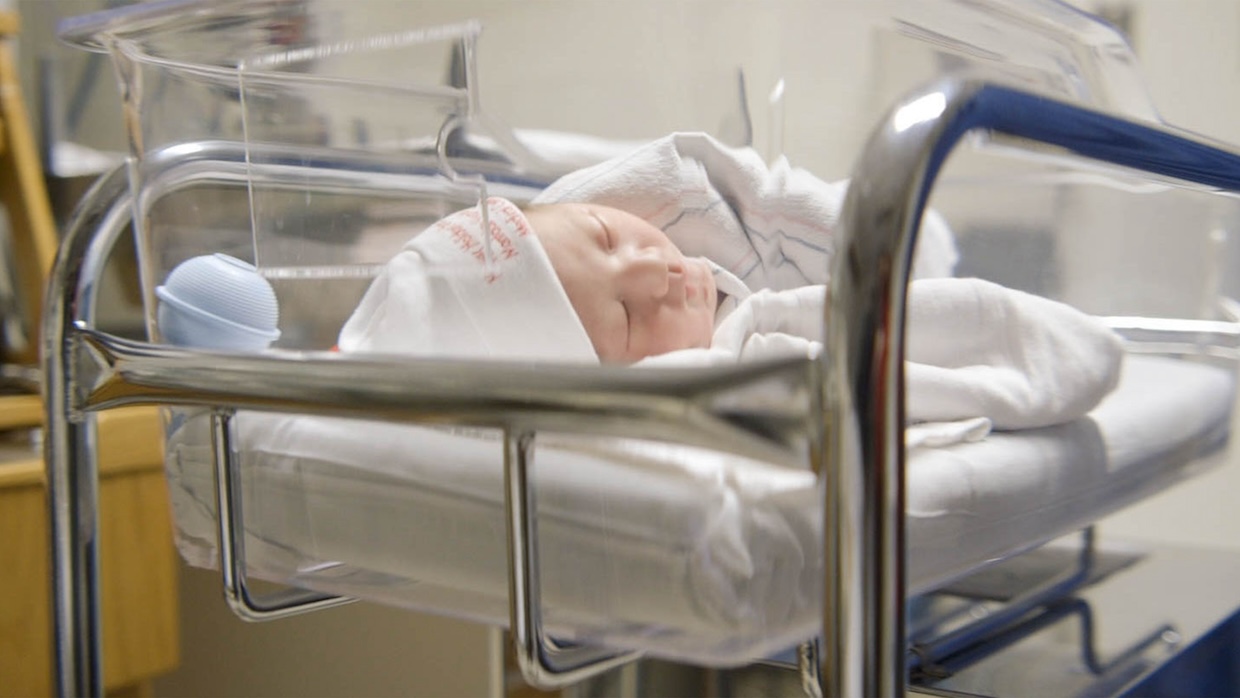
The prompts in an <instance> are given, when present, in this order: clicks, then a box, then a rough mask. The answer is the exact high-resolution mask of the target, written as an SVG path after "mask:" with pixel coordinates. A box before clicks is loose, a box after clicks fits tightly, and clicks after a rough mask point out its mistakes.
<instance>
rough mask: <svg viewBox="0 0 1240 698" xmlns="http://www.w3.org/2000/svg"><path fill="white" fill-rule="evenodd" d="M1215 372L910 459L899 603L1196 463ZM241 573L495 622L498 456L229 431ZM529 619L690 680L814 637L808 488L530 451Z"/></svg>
mask: <svg viewBox="0 0 1240 698" xmlns="http://www.w3.org/2000/svg"><path fill="white" fill-rule="evenodd" d="M1232 393H1233V385H1232V379H1231V374H1230V372H1227V371H1224V370H1221V369H1218V368H1214V367H1210V366H1206V365H1203V364H1198V363H1190V362H1187V361H1180V360H1174V359H1163V358H1149V357H1129V359H1128V360H1127V363H1126V365H1125V369H1124V378H1123V380H1122V382H1121V385H1120V387H1119V388H1118V389H1117V390H1116V391H1115V392H1114V393H1113V394H1112V395H1111V396H1109V397H1108V398H1107V400H1106V401H1105V402H1104V403H1103V404H1102V405H1100V406H1099V407H1098V408H1097V409H1096V410H1094V412H1092V413H1091V415H1090V417H1089V418H1087V419H1082V420H1078V421H1076V422H1073V423H1071V424H1066V425H1062V426H1058V427H1050V428H1046V429H1037V430H1031V431H1026V432H1011V433H995V434H991V435H990V436H988V437H987V438H986V439H985V440H984V441H981V442H977V443H968V444H959V445H955V446H951V447H947V448H937V449H918V450H916V451H913V452H912V453H910V457H909V465H908V507H907V511H908V517H909V518H908V522H909V528H908V540H909V548H910V551H909V560H908V570H909V587H910V591H911V592H914V593H916V592H921V591H926V590H929V589H931V588H933V587H934V586H935V585H938V584H941V583H944V582H946V581H948V580H950V579H952V578H955V577H957V576H959V575H961V574H963V573H965V572H968V571H970V570H973V569H976V568H977V567H979V566H981V565H983V564H985V563H986V562H988V561H990V560H993V559H996V558H999V557H1002V556H1005V555H1008V554H1011V553H1012V552H1014V551H1018V550H1022V549H1025V548H1028V547H1031V546H1033V545H1036V544H1039V543H1041V542H1043V541H1045V540H1048V539H1050V538H1054V537H1056V536H1059V535H1062V534H1063V533H1066V532H1069V531H1071V530H1073V529H1074V528H1077V527H1080V526H1082V525H1084V524H1087V523H1089V522H1092V521H1094V520H1096V519H1097V518H1099V517H1100V516H1102V515H1105V514H1106V513H1109V512H1110V511H1113V510H1115V509H1117V508H1119V507H1121V506H1123V505H1125V504H1127V503H1130V502H1132V501H1135V500H1137V499H1140V498H1142V497H1144V496H1146V495H1148V494H1149V493H1151V492H1153V491H1157V490H1159V489H1161V488H1163V487H1165V486H1166V485H1167V484H1168V483H1169V482H1171V481H1173V480H1174V479H1176V478H1179V477H1182V476H1184V475H1185V474H1186V473H1188V472H1191V470H1192V469H1191V468H1188V467H1186V466H1188V464H1189V463H1192V462H1199V460H1198V459H1197V457H1198V456H1201V455H1204V454H1206V453H1208V452H1209V451H1211V450H1215V449H1217V447H1218V445H1219V444H1220V443H1221V442H1222V440H1223V438H1224V437H1225V435H1226V433H1227V427H1228V422H1229V417H1230V410H1231V405H1232V400H1233V395H1232ZM173 425H174V426H173V429H172V433H171V437H170V439H169V444H168V446H169V448H168V459H167V464H168V474H169V480H170V486H171V492H172V502H173V507H174V512H175V519H176V523H177V528H178V545H179V547H180V549H181V552H182V554H183V555H184V556H185V558H186V559H187V560H188V561H189V562H190V563H191V564H195V565H198V566H205V567H210V566H215V565H216V564H217V561H216V544H215V523H214V513H213V511H214V490H213V484H212V482H213V481H212V465H211V459H210V451H209V440H208V438H207V430H206V427H207V420H206V419H204V418H203V417H202V415H198V416H194V415H192V414H190V415H188V419H186V418H184V417H178V418H176V419H174V421H173ZM238 441H239V444H240V448H241V452H242V464H243V466H242V467H243V475H242V478H243V483H244V488H245V490H244V491H245V504H244V514H245V517H246V529H247V534H248V535H247V539H246V546H247V549H246V553H247V557H248V561H249V564H250V573H251V574H254V575H257V576H261V577H266V578H269V579H273V580H277V581H284V582H289V583H295V584H298V585H300V586H305V587H309V588H317V589H320V590H323V591H329V592H336V593H345V594H349V595H353V596H358V597H361V598H365V599H369V600H373V601H377V602H383V603H392V604H397V605H402V606H407V607H412V608H418V609H423V610H430V611H435V612H440V613H447V614H451V615H456V616H461V617H466V618H471V619H476V620H481V621H484V622H488V623H494V624H506V622H507V578H506V556H505V532H504V531H505V529H504V518H503V494H502V492H503V490H502V482H503V473H502V463H501V459H500V453H501V450H500V442H499V440H498V438H497V437H496V436H495V435H493V434H489V433H482V432H456V433H450V432H447V431H442V430H436V429H430V428H423V427H416V426H409V425H400V424H390V423H383V422H365V421H357V420H345V419H336V418H325V417H311V416H289V415H279V414H258V413H245V414H242V415H240V416H239V439H238ZM539 444H540V448H539V450H538V452H537V454H536V461H535V474H534V479H535V482H536V485H537V493H538V510H539V536H540V543H541V545H540V551H541V560H540V564H541V569H542V586H543V599H544V610H545V613H546V620H547V623H548V625H549V627H550V628H551V629H552V630H553V631H555V633H556V634H557V635H558V636H560V637H563V638H566V639H576V640H580V641H593V642H604V643H607V644H611V645H615V646H620V647H637V648H641V649H645V650H647V651H649V652H651V653H653V654H656V655H660V656H665V657H669V658H673V659H681V660H687V661H693V662H700V663H705V664H712V665H719V666H724V665H732V664H738V663H743V662H747V661H751V660H753V659H755V658H759V657H762V656H766V655H769V654H771V653H773V652H776V651H778V650H781V649H783V648H785V647H787V646H789V645H791V644H793V643H795V642H797V641H799V640H800V639H803V638H805V637H808V636H810V635H811V634H813V632H814V631H815V629H816V627H817V625H818V623H819V622H820V617H821V616H820V613H819V603H820V592H819V588H820V587H819V579H820V575H821V569H822V567H821V565H822V561H821V549H822V544H821V530H820V529H821V523H820V518H821V517H820V514H819V511H820V505H819V502H820V496H819V495H818V494H817V487H816V486H815V482H814V479H813V477H812V476H811V475H810V474H809V473H808V472H804V471H797V470H789V469H787V468H781V467H776V466H771V465H768V464H763V463H757V462H753V461H749V460H746V459H742V458H737V457H734V456H726V455H722V454H718V453H713V452H709V451H704V450H700V449H694V448H686V447H679V446H673V445H668V444H662V443H649V442H635V441H618V440H598V439H585V438H578V437H563V436H553V437H547V438H542V437H540V441H539Z"/></svg>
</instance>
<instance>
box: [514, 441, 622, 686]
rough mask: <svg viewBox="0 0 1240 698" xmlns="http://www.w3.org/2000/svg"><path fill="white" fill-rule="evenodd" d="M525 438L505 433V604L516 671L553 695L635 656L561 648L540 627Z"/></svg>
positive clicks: (534, 526) (535, 533)
mask: <svg viewBox="0 0 1240 698" xmlns="http://www.w3.org/2000/svg"><path fill="white" fill-rule="evenodd" d="M533 445H534V435H533V434H532V433H530V432H522V433H518V434H514V433H512V432H505V433H504V484H505V491H504V495H505V496H504V504H505V510H506V513H507V520H508V604H509V613H510V622H511V624H512V637H513V643H514V645H515V647H514V649H515V650H516V658H517V666H518V667H519V668H520V669H521V675H522V677H523V678H524V679H525V681H526V683H528V684H530V685H531V686H534V687H535V688H540V689H543V690H555V689H558V688H562V687H564V686H567V685H569V684H573V683H577V682H578V681H582V680H584V679H587V678H589V677H591V676H595V675H598V674H601V673H602V672H604V671H608V670H611V669H614V668H616V667H619V666H621V665H623V664H627V663H629V662H631V661H633V660H635V659H637V658H638V657H640V656H641V654H640V653H639V652H621V653H617V652H614V651H610V650H605V649H600V648H597V647H585V646H582V647H571V648H568V647H563V646H560V645H558V644H556V643H555V641H554V640H552V639H551V638H549V637H547V635H546V633H545V632H544V631H543V627H542V594H541V592H540V590H539V576H538V529H537V521H536V508H535V504H534V488H533V487H531V483H530V471H529V467H530V452H531V450H532V448H533Z"/></svg>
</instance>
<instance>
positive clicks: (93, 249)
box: [42, 167, 131, 696]
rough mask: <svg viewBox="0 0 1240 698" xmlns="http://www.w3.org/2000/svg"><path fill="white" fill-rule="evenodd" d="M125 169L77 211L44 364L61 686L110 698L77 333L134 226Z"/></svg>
mask: <svg viewBox="0 0 1240 698" xmlns="http://www.w3.org/2000/svg"><path fill="white" fill-rule="evenodd" d="M130 215H131V214H130V199H129V182H128V179H127V177H126V175H125V170H124V168H123V167H121V168H117V169H115V170H113V171H112V172H110V173H108V174H106V175H104V176H103V177H101V178H100V179H99V181H98V182H96V183H95V186H94V187H92V188H91V190H90V191H89V192H88V193H87V195H86V197H85V198H84V199H83V201H82V204H80V205H79V208H78V210H77V211H76V212H75V214H74V217H73V220H72V222H71V223H70V225H69V230H68V233H67V236H66V238H65V240H64V242H63V243H62V245H61V248H60V253H59V255H58V256H57V259H56V264H55V266H54V268H53V270H52V275H51V280H50V283H49V284H48V290H47V295H46V298H47V300H46V307H45V311H44V318H43V351H42V363H43V373H44V376H45V383H44V396H43V398H44V405H45V409H46V411H47V434H46V437H45V439H44V456H45V458H46V462H47V484H48V503H49V509H50V511H51V522H50V523H51V525H50V530H51V538H52V541H51V543H52V551H53V552H52V605H53V616H54V628H53V629H54V638H55V640H54V642H55V646H54V654H55V660H56V672H55V674H56V690H57V692H58V693H59V694H60V695H62V696H88V695H89V696H99V695H103V660H102V647H101V645H102V642H101V639H100V638H101V635H100V628H99V549H98V531H99V492H98V489H99V470H98V464H97V463H96V462H95V453H96V450H95V420H94V417H93V415H90V414H86V413H84V412H82V411H81V410H80V409H79V408H78V405H77V404H75V399H74V398H75V393H74V391H75V385H74V383H73V371H74V363H75V358H76V356H75V354H74V352H73V351H72V349H71V342H70V341H69V338H70V336H71V335H72V333H73V332H74V330H75V329H76V328H77V327H78V326H79V325H80V324H81V325H87V326H89V325H91V324H93V322H94V311H95V308H94V282H95V280H96V279H98V278H100V277H101V276H102V273H103V266H104V263H105V262H106V261H107V257H108V253H109V252H111V250H112V247H113V245H114V244H115V242H116V240H117V239H119V237H120V235H121V234H122V233H125V232H127V231H128V230H129V220H130Z"/></svg>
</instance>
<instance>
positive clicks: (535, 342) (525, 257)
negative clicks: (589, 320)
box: [339, 197, 598, 363]
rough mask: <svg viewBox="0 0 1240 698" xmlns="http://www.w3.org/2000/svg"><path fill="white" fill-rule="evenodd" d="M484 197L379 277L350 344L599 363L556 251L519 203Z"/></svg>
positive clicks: (353, 347)
mask: <svg viewBox="0 0 1240 698" xmlns="http://www.w3.org/2000/svg"><path fill="white" fill-rule="evenodd" d="M487 217H488V218H489V223H490V228H491V241H492V245H491V253H492V260H491V264H490V265H488V264H487V260H486V253H485V251H484V250H483V247H482V245H483V237H482V234H481V232H482V215H481V210H480V207H477V206H475V207H473V208H468V209H465V210H463V211H458V212H457V213H454V214H452V215H450V216H448V217H446V218H444V219H442V220H439V221H437V222H436V223H435V224H434V225H432V226H430V227H429V228H427V229H426V230H425V231H423V232H422V233H420V234H418V235H415V236H414V237H413V238H412V239H411V240H409V242H407V243H406V244H405V246H404V247H403V248H402V249H401V251H400V253H398V254H397V255H396V256H395V257H393V258H392V260H391V261H389V262H388V263H387V265H386V266H385V267H384V269H383V271H382V272H381V273H380V274H379V277H378V278H376V279H375V281H374V283H372V284H371V286H370V288H369V289H368V290H367V291H366V295H365V296H364V297H363V298H362V302H361V303H360V304H359V305H358V307H357V309H356V310H354V311H353V315H351V316H350V317H349V319H348V321H347V322H346V323H345V325H344V328H343V329H342V330H341V332H340V339H339V347H340V349H341V350H342V351H349V352H376V353H385V354H412V355H418V356H440V357H445V358H472V359H483V358H492V359H514V360H537V361H568V362H591V363H597V362H598V356H597V354H595V352H594V348H593V345H592V344H591V343H590V338H589V335H587V334H586V331H585V328H584V327H583V326H582V324H581V320H580V319H579V318H578V317H577V313H576V312H575V311H574V310H573V306H572V304H571V303H570V302H569V300H568V296H567V295H566V294H565V292H564V288H563V286H561V285H560V282H559V279H558V278H557V276H556V274H555V270H554V269H553V268H552V266H551V261H550V260H549V259H548V258H547V253H546V252H545V251H544V250H543V248H542V245H541V244H539V242H538V238H537V237H536V236H535V234H534V231H533V230H532V229H531V227H530V224H529V221H528V220H526V218H525V215H524V214H522V212H521V210H520V209H519V208H517V206H516V205H515V204H513V203H512V202H511V201H508V200H506V199H501V198H497V197H492V198H490V199H488V200H487Z"/></svg>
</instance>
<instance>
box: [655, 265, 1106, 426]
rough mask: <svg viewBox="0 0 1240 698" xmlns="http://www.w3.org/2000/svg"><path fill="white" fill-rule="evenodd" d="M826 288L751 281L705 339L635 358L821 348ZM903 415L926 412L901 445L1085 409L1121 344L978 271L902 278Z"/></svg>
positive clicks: (679, 361) (708, 358)
mask: <svg viewBox="0 0 1240 698" xmlns="http://www.w3.org/2000/svg"><path fill="white" fill-rule="evenodd" d="M825 300H826V289H825V287H823V286H805V287H802V288H799V289H793V290H789V291H771V290H762V291H758V292H756V293H754V294H753V295H751V296H749V297H748V298H747V299H745V300H744V301H743V302H742V303H741V304H740V305H739V306H738V308H737V309H736V310H735V311H734V312H733V313H732V314H731V315H729V316H728V317H727V318H726V319H725V320H724V321H723V322H722V323H720V324H719V326H718V328H717V329H716V330H715V335H714V338H713V341H712V345H711V348H710V349H687V350H684V351H678V352H672V353H669V354H664V355H661V356H655V357H651V358H649V359H646V360H644V361H642V362H639V364H638V365H640V366H670V365H704V364H720V363H730V362H735V361H738V360H742V361H744V360H756V359H767V358H776V357H781V356H788V355H798V356H816V355H817V354H818V353H819V352H820V351H821V349H822V344H821V342H820V341H818V338H819V337H821V336H822V332H823V329H822V328H823V318H824V308H823V305H824V303H825ZM907 313H908V325H907V331H906V336H905V340H906V344H905V347H906V348H905V358H906V360H907V363H906V368H905V380H906V386H907V400H906V404H905V409H906V417H907V419H908V421H909V422H912V423H927V424H926V425H924V426H922V427H920V428H918V429H916V430H914V431H912V432H911V433H910V435H909V436H910V440H909V445H910V446H914V445H943V444H944V443H954V442H957V441H961V440H976V439H978V438H980V437H981V436H983V435H985V433H986V431H987V428H986V427H987V425H988V424H992V425H993V426H994V428H997V429H1031V428H1035V427H1043V426H1049V425H1052V424H1059V423H1062V422H1067V421H1071V420H1073V419H1076V418H1078V417H1081V416H1084V415H1085V413H1087V412H1088V411H1089V410H1091V409H1092V408H1093V407H1094V406H1096V405H1097V404H1098V402H1099V401H1101V400H1102V398H1103V397H1104V396H1106V394H1107V393H1109V392H1111V390H1112V389H1114V388H1115V385H1116V384H1117V383H1118V381H1119V374H1120V367H1121V365H1122V361H1123V348H1122V346H1121V345H1120V342H1119V339H1118V337H1117V336H1116V335H1115V333H1113V332H1111V330H1110V329H1108V328H1107V327H1106V326H1104V325H1103V324H1102V323H1101V322H1099V321H1098V320H1096V319H1094V318H1092V317H1090V316H1088V315H1085V314H1084V313H1081V312H1080V311H1078V310H1076V309H1074V308H1072V307H1070V306H1068V305H1064V304H1063V303H1058V302H1055V301H1052V300H1048V299H1046V298H1041V297H1039V296H1034V295H1031V294H1028V293H1023V292H1020V291H1015V290H1013V289H1009V288H1005V287H1003V286H1000V285H998V284H995V283H991V282H989V281H984V280H982V279H921V280H915V281H913V282H912V283H911V284H910V285H909V297H908V306H907Z"/></svg>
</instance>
